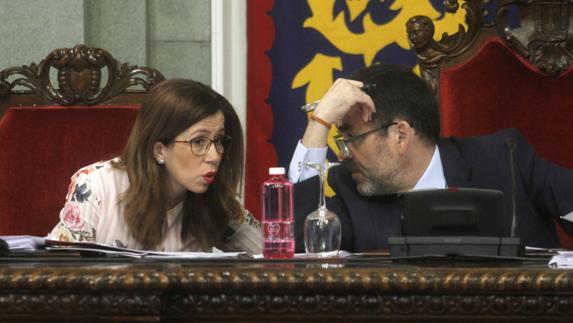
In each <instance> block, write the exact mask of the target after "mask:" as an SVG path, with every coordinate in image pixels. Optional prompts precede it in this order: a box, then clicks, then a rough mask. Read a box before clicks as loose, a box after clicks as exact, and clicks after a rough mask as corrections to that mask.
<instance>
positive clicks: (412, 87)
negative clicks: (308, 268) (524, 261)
mask: <svg viewBox="0 0 573 323" xmlns="http://www.w3.org/2000/svg"><path fill="white" fill-rule="evenodd" d="M353 79H354V80H346V79H338V80H337V81H336V82H335V83H334V84H333V85H332V87H331V88H330V90H329V91H328V92H327V93H326V94H325V96H324V97H323V98H322V100H321V101H320V103H319V104H318V106H317V107H316V109H315V110H314V112H313V116H312V117H311V120H310V121H309V123H308V126H307V128H306V131H305V133H304V136H303V138H302V140H301V141H300V142H299V144H298V146H297V149H296V151H295V154H294V156H293V160H292V161H291V165H290V169H289V177H290V180H291V181H293V182H295V183H297V184H296V186H295V209H296V222H295V235H296V241H297V246H296V249H297V251H298V252H303V251H304V242H303V241H304V239H303V225H304V219H305V217H306V215H307V214H309V213H310V212H312V211H313V210H314V209H316V207H317V201H318V183H317V179H316V176H314V177H313V175H314V174H313V173H312V172H313V171H312V170H311V169H307V168H306V167H304V165H305V164H306V163H307V162H311V163H316V162H322V161H324V159H325V157H326V150H327V148H326V142H327V135H328V130H329V128H330V125H333V124H336V125H337V126H338V129H339V130H340V132H341V135H342V138H339V139H338V141H337V145H338V146H339V147H341V148H342V149H341V155H342V156H341V157H342V158H343V165H344V167H335V168H333V169H331V171H330V173H329V176H328V179H329V184H330V186H331V187H332V188H333V190H334V191H335V192H336V196H334V197H332V198H330V199H329V200H328V201H327V207H328V209H330V210H331V211H333V212H335V213H336V214H337V215H338V216H339V218H340V221H341V223H342V246H341V249H343V250H348V251H352V252H362V251H368V250H377V249H384V248H386V247H387V241H388V237H392V236H400V235H401V232H400V198H399V196H398V194H397V193H402V192H407V191H410V190H415V189H430V188H446V187H473V188H486V189H494V190H499V191H502V192H503V193H504V200H505V206H506V207H505V210H506V214H505V218H504V220H503V223H504V234H507V235H509V231H510V228H511V222H512V216H511V214H512V212H513V207H512V205H513V204H512V192H513V190H512V182H513V181H512V177H511V162H510V160H511V159H510V150H514V152H513V154H514V160H515V169H516V171H515V173H516V174H515V183H516V188H515V196H516V210H515V211H516V214H517V216H518V224H519V227H518V236H519V237H520V238H521V239H522V242H523V243H524V244H525V245H527V246H538V247H558V246H559V241H558V238H557V234H556V231H555V227H554V221H553V220H554V219H556V220H557V221H558V222H559V223H560V224H561V225H562V226H563V227H564V228H565V229H566V230H567V231H568V232H572V233H573V223H571V222H569V221H570V220H572V219H573V213H572V211H573V198H572V197H573V171H571V170H568V169H564V168H561V167H559V166H557V165H555V164H552V163H550V162H547V161H545V160H543V159H542V158H540V157H539V156H537V155H535V153H534V151H533V149H532V147H531V146H530V145H529V144H528V143H527V142H526V141H525V139H524V138H523V137H522V136H521V135H520V134H519V132H517V131H516V130H513V129H506V130H502V131H499V132H497V133H495V134H493V135H488V136H480V137H472V138H454V137H452V138H448V139H444V138H439V132H440V120H439V112H438V105H437V103H436V102H435V99H434V97H433V95H432V93H431V92H430V91H429V89H428V87H427V86H426V84H425V83H424V81H422V80H421V79H420V78H419V77H417V76H416V75H415V74H413V73H412V72H411V71H409V70H407V69H404V68H401V67H398V66H389V65H373V66H370V67H368V68H365V69H363V70H360V71H359V72H358V73H356V74H355V75H354V77H353ZM362 89H364V90H362Z"/></svg>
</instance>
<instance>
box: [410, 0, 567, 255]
mask: <svg viewBox="0 0 573 323" xmlns="http://www.w3.org/2000/svg"><path fill="white" fill-rule="evenodd" d="M460 2H461V1H460ZM484 2H487V4H484ZM445 3H446V5H447V9H448V10H450V11H455V10H460V9H463V10H466V12H467V14H466V21H467V24H468V25H467V28H460V30H459V32H458V33H457V34H455V35H450V36H448V37H443V38H442V40H441V41H440V42H436V41H434V39H433V35H434V25H433V23H432V21H431V20H430V19H429V18H428V17H424V16H417V17H413V18H411V19H410V20H409V21H408V23H407V29H408V36H409V39H410V43H411V44H412V46H413V47H414V48H415V49H416V53H417V55H418V60H419V64H420V71H421V74H422V77H423V78H424V79H425V80H426V81H427V82H428V84H429V85H430V86H431V87H432V88H433V90H434V91H435V94H436V97H437V98H438V101H439V102H440V106H441V119H442V135H444V136H450V135H455V136H471V135H480V134H487V133H492V132H494V131H496V130H499V129H502V128H510V127H511V128H517V129H519V130H520V131H521V132H522V133H523V134H524V136H525V137H526V138H527V139H528V140H529V142H530V143H531V144H532V145H533V147H534V148H535V150H536V151H537V152H538V153H539V154H540V155H541V156H543V157H544V158H546V159H548V160H550V161H553V162H555V163H557V164H559V165H561V166H564V167H568V168H573V153H572V152H573V140H570V138H573V127H572V126H571V125H572V124H573V122H572V120H573V64H572V62H573V26H571V25H570V23H571V22H573V3H572V2H571V1H569V0H563V1H561V0H557V1H554V0H536V1H516V0H505V1H503V0H500V1H497V2H495V1H493V2H492V1H483V0H468V1H465V3H464V4H463V5H461V7H460V4H459V3H458V1H446V2H445ZM557 230H558V233H559V235H560V240H561V244H562V246H564V247H567V248H573V238H571V237H570V236H568V235H567V234H565V233H564V232H563V231H562V230H561V228H560V227H559V226H557Z"/></svg>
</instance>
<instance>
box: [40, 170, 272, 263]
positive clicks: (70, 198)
mask: <svg viewBox="0 0 573 323" xmlns="http://www.w3.org/2000/svg"><path fill="white" fill-rule="evenodd" d="M128 186H129V180H128V178H127V174H126V173H125V171H123V170H120V169H117V168H114V167H112V165H111V162H110V161H105V162H99V163H95V164H92V165H89V166H87V167H84V168H82V169H80V170H79V171H78V172H76V173H75V174H74V175H73V176H72V180H71V183H70V186H69V188H68V194H67V196H66V204H65V205H64V208H63V209H62V211H61V212H60V222H59V223H58V224H57V225H56V227H55V228H54V229H53V230H52V232H51V233H50V234H49V238H51V239H57V240H65V241H92V242H98V243H104V244H108V245H114V246H118V247H125V248H131V249H142V246H141V245H140V244H139V243H138V242H137V241H136V240H135V239H134V238H133V237H132V236H131V234H130V232H129V230H128V227H127V224H126V223H125V222H124V220H123V207H122V204H121V203H119V200H118V199H119V197H120V196H121V193H123V192H124V191H125V190H126V189H127V188H128ZM182 207H183V203H180V204H178V205H177V206H175V207H174V208H172V209H171V210H169V211H167V214H166V225H165V239H164V241H163V244H162V245H161V246H160V247H159V248H158V249H159V250H163V251H211V250H202V249H201V247H200V246H199V244H198V243H197V241H196V240H195V239H193V238H191V239H190V240H189V241H188V242H185V243H184V242H182V241H181V239H180V235H181V225H182V216H181V209H182ZM217 247H218V248H220V249H221V250H223V251H247V252H251V253H254V254H257V253H261V250H262V236H261V226H260V223H259V221H258V220H257V219H255V218H254V216H253V215H252V214H251V213H250V212H248V211H245V213H244V217H243V220H242V221H241V222H232V223H230V225H229V227H228V228H227V230H226V232H225V238H224V241H222V243H221V244H220V246H219V245H218V246H217Z"/></svg>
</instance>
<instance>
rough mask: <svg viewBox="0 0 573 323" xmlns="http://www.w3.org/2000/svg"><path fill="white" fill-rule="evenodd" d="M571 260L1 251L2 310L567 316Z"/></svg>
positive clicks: (102, 314)
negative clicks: (154, 256)
mask: <svg viewBox="0 0 573 323" xmlns="http://www.w3.org/2000/svg"><path fill="white" fill-rule="evenodd" d="M572 318H573V271H564V270H553V269H549V268H547V265H546V264H545V263H544V262H543V263H542V262H536V263H483V262H477V263H476V262H473V263H459V262H441V263H437V264H436V263H419V264H416V265H414V264H394V263H391V262H389V261H386V260H380V259H369V260H364V259H363V260H338V261H329V262H317V261H309V260H307V261H284V262H280V261H276V262H269V261H260V260H248V261H247V260H245V261H242V260H233V261H177V262H176V261H162V262H142V261H131V260H125V259H113V258H111V259H109V258H106V259H97V258H83V259H77V258H61V259H60V258H53V257H52V258H47V259H41V258H32V259H14V258H12V259H9V258H0V320H2V321H18V322H21V321H31V320H38V321H64V320H70V321H82V322H88V321H101V320H103V321H129V320H131V321H151V322H157V321H165V322H174V321H175V322H176V321H193V320H214V321H233V322H236V321H249V322H252V321H265V322H268V321H286V322H292V321H319V320H323V321H326V320H328V321H346V322H347V321H352V320H354V321H366V320H376V321H382V320H387V321H400V322H404V321H416V322H417V321H421V320H435V321H444V320H452V321H461V320H463V321H483V320H495V321H499V320H501V319H504V320H507V319H509V320H510V321H511V320H513V321H519V322H521V321H532V322H533V321H535V322H541V321H543V322H545V321H567V322H570V321H571V319H572Z"/></svg>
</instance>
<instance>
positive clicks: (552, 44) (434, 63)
mask: <svg viewBox="0 0 573 323" xmlns="http://www.w3.org/2000/svg"><path fill="white" fill-rule="evenodd" d="M489 2H491V1H487V0H466V1H465V2H463V4H462V5H460V4H459V1H457V0H446V1H445V5H446V10H447V11H448V12H455V11H457V10H459V8H461V9H463V10H465V11H466V21H467V26H468V28H467V30H466V29H465V28H464V27H463V26H461V25H460V27H459V31H458V32H457V33H455V34H453V35H444V37H443V38H442V39H441V40H440V41H439V42H437V41H435V40H434V32H435V27H434V23H433V21H432V20H431V19H430V18H429V17H427V16H415V17H412V18H410V19H409V20H408V22H407V23H406V29H407V32H408V39H409V41H410V44H411V46H412V47H413V48H414V49H415V51H416V54H417V57H418V62H419V64H420V70H421V75H422V78H423V79H424V80H425V81H426V82H427V83H428V84H429V85H430V87H431V88H432V90H433V91H434V93H435V94H436V95H437V89H438V87H439V83H438V82H439V81H438V80H439V75H438V73H439V68H440V65H447V64H451V63H455V62H456V58H458V57H459V56H460V55H463V54H467V52H468V51H470V50H472V49H474V48H472V47H473V46H474V45H475V44H476V41H477V40H478V39H479V38H480V36H483V35H486V36H487V35H490V34H491V35H497V36H499V37H500V38H502V39H504V41H505V42H506V43H507V44H508V46H510V47H511V48H514V49H515V51H516V52H518V53H519V54H520V55H522V56H523V57H524V58H526V59H527V60H529V61H530V62H531V63H532V64H533V65H535V66H537V67H538V68H539V69H540V71H541V72H543V73H545V74H547V75H549V76H553V77H556V76H559V75H560V74H561V73H563V72H564V71H566V70H567V69H568V68H570V66H571V64H572V63H573V31H571V29H572V26H571V21H573V0H499V1H497V2H495V3H494V4H495V5H496V11H495V15H494V18H495V19H494V22H493V24H490V23H486V22H484V19H483V17H484V16H485V15H487V14H488V12H487V10H486V9H485V6H484V4H486V3H489ZM511 8H517V9H518V11H519V26H517V27H515V26H511V23H510V19H509V12H510V9H511ZM512 27H513V28H512ZM481 34H483V35H481ZM486 36H484V37H486Z"/></svg>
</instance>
